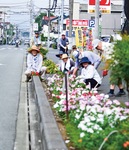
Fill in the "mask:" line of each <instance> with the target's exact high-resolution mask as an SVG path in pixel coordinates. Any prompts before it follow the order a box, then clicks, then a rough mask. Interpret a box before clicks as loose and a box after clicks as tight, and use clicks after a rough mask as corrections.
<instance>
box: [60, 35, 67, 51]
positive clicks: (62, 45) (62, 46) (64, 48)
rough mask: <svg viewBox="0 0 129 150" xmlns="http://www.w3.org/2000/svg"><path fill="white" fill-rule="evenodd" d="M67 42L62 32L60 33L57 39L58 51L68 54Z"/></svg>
mask: <svg viewBox="0 0 129 150" xmlns="http://www.w3.org/2000/svg"><path fill="white" fill-rule="evenodd" d="M68 44H69V40H68V38H67V37H66V36H65V34H64V33H62V37H61V39H60V41H59V48H60V51H63V53H66V54H68Z"/></svg>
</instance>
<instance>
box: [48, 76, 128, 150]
mask: <svg viewBox="0 0 129 150" xmlns="http://www.w3.org/2000/svg"><path fill="white" fill-rule="evenodd" d="M47 85H48V86H49V90H50V91H51V92H52V97H53V100H54V102H55V104H54V108H55V109H56V111H57V112H58V114H59V116H60V117H62V118H63V119H64V122H65V125H66V130H67V134H68V136H69V137H70V142H71V143H72V144H73V145H74V147H75V148H76V149H77V150H98V149H99V150H101V149H103V150H123V149H129V127H128V124H129V109H128V107H126V106H125V105H123V106H122V104H120V102H119V101H118V100H110V99H109V97H108V95H105V94H98V92H97V91H96V90H95V89H93V90H92V91H90V90H89V87H88V86H87V87H86V85H85V84H84V83H83V82H81V81H80V79H79V78H77V79H76V80H73V79H72V78H69V93H68V111H69V119H68V120H67V119H66V95H65V92H62V91H64V90H63V87H64V86H63V77H62V76H59V75H53V77H51V78H48V79H47ZM126 105H127V106H128V103H126Z"/></svg>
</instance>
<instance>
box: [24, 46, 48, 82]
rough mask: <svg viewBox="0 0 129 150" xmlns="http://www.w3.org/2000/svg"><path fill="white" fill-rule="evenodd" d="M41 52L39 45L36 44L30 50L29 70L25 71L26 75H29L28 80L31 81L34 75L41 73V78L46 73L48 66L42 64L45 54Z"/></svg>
mask: <svg viewBox="0 0 129 150" xmlns="http://www.w3.org/2000/svg"><path fill="white" fill-rule="evenodd" d="M39 52H40V51H39V49H38V47H37V46H35V45H33V46H32V47H31V49H30V50H29V51H28V56H27V70H26V71H25V75H26V76H27V79H26V82H29V81H30V79H31V76H32V75H37V76H38V75H41V78H43V77H44V75H45V72H46V69H47V68H46V67H45V66H42V64H43V56H42V55H41V54H40V53H39Z"/></svg>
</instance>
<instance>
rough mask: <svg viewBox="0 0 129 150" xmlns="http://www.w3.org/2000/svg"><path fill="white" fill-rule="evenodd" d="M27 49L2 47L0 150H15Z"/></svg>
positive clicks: (0, 56)
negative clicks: (21, 85)
mask: <svg viewBox="0 0 129 150" xmlns="http://www.w3.org/2000/svg"><path fill="white" fill-rule="evenodd" d="M24 54H25V47H22V48H15V46H6V45H5V46H2V45H0V150H13V147H14V140H15V135H16V121H17V112H18V104H19V93H20V84H21V74H22V69H23V60H24Z"/></svg>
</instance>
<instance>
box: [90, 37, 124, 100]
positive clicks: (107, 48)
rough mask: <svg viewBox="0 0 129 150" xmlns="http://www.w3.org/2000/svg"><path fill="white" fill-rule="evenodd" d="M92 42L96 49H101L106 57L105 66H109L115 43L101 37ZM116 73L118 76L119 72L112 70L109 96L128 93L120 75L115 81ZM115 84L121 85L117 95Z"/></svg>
mask: <svg viewBox="0 0 129 150" xmlns="http://www.w3.org/2000/svg"><path fill="white" fill-rule="evenodd" d="M92 44H93V48H94V49H97V50H98V51H100V53H101V54H102V56H103V57H104V59H105V67H106V68H108V64H109V62H110V59H111V54H112V52H113V47H114V45H113V44H112V43H107V42H102V41H100V40H99V39H95V40H93V42H92ZM114 75H115V76H117V74H116V73H115V72H113V71H112V70H111V73H110V91H109V92H108V95H109V97H113V96H116V97H119V96H122V95H125V94H126V93H125V91H124V87H123V85H122V79H121V78H120V77H118V80H117V81H116V80H115V81H114V79H113V76H114ZM115 85H117V86H118V87H119V92H118V93H117V94H116V95H115V94H114V90H115Z"/></svg>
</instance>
